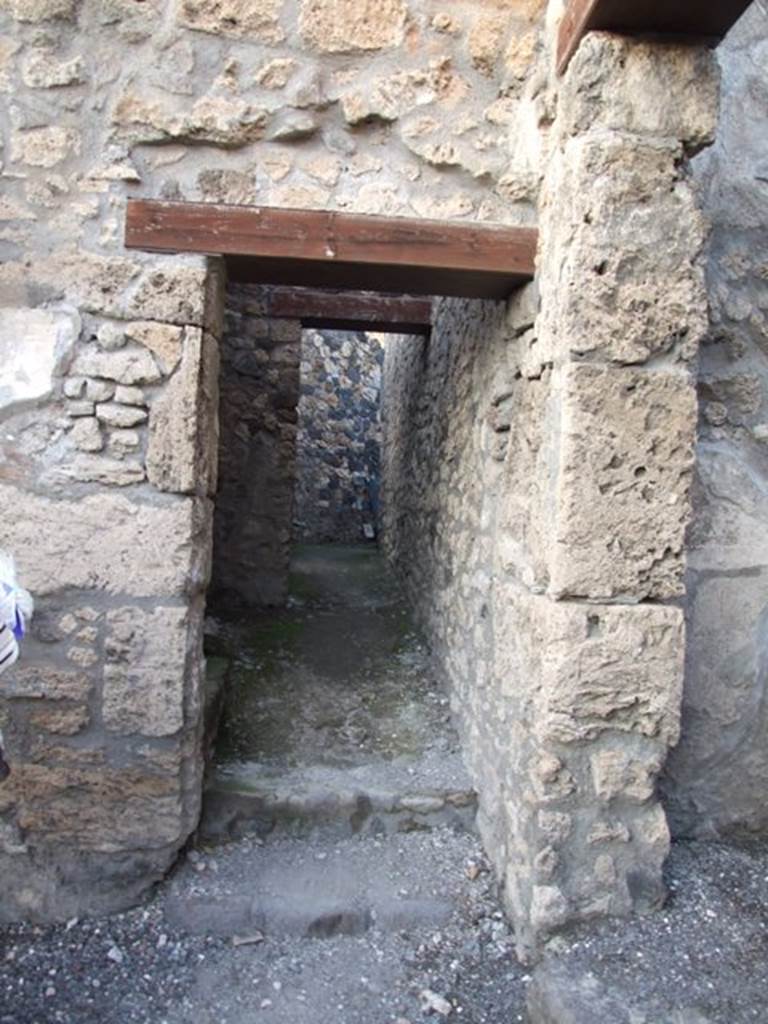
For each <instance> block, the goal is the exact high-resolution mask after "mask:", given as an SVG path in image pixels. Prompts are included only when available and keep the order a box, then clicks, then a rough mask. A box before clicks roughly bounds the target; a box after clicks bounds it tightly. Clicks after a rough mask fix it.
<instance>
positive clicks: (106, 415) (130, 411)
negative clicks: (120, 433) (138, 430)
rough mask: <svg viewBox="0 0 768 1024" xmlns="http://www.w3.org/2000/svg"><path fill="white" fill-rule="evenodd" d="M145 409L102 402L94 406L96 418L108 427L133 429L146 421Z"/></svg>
mask: <svg viewBox="0 0 768 1024" xmlns="http://www.w3.org/2000/svg"><path fill="white" fill-rule="evenodd" d="M147 416H148V413H147V411H146V409H139V408H138V407H137V406H135V405H120V404H119V403H118V402H102V403H101V404H100V405H97V406H96V417H97V419H99V420H101V422H102V423H106V424H107V426H110V427H135V426H138V424H139V423H143V422H144V421H145V420H146V419H147Z"/></svg>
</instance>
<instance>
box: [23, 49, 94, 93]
mask: <svg viewBox="0 0 768 1024" xmlns="http://www.w3.org/2000/svg"><path fill="white" fill-rule="evenodd" d="M21 77H22V81H23V82H24V84H25V85H26V86H28V87H29V88H30V89H54V88H60V87H61V86H65V85H80V84H81V83H82V82H83V81H84V78H83V61H82V58H81V57H73V58H72V60H65V61H60V60H57V59H56V57H55V56H54V54H53V53H52V52H51V51H50V50H47V49H43V48H37V49H34V50H30V52H29V53H28V54H27V55H26V57H25V58H24V61H23V63H22V67H21Z"/></svg>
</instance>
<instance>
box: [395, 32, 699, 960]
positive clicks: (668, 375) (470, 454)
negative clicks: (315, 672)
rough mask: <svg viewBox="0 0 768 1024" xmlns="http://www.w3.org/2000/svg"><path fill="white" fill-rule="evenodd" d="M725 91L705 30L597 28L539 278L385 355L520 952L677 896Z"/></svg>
mask: <svg viewBox="0 0 768 1024" xmlns="http://www.w3.org/2000/svg"><path fill="white" fill-rule="evenodd" d="M539 89H540V95H539V103H540V105H541V106H542V114H543V113H544V112H545V110H546V108H547V106H548V107H549V109H551V110H554V108H555V107H554V99H555V97H554V96H553V95H552V93H551V91H550V94H549V96H548V95H547V90H546V89H543V87H542V86H539ZM716 109H717V79H716V75H715V74H714V72H713V62H712V58H711V55H710V54H708V53H707V52H706V51H704V50H701V49H698V48H696V47H678V46H668V45H667V46H663V47H660V46H658V45H655V44H653V43H649V42H638V41H630V40H625V39H620V38H618V37H614V36H611V35H608V34H603V33H595V34H592V35H590V36H589V37H587V39H586V40H585V41H584V42H583V43H582V45H581V47H580V49H579V52H578V53H577V55H576V57H575V58H574V60H573V61H572V63H571V65H570V68H569V70H568V72H567V74H566V76H565V77H564V79H563V80H562V82H561V83H560V85H559V91H558V94H557V96H556V111H557V115H556V118H555V119H554V122H553V123H552V127H551V129H550V130H549V132H548V133H547V136H548V137H547V139H546V140H544V141H543V143H542V144H541V145H540V149H539V151H540V152H541V153H544V152H546V162H545V165H544V175H543V186H542V192H541V201H540V230H541V245H540V253H539V266H538V275H537V282H536V284H535V285H532V286H529V287H528V288H526V289H524V290H522V291H521V292H519V293H518V294H517V295H516V296H515V297H513V298H512V299H511V300H510V302H509V303H508V305H507V306H506V308H505V306H503V305H494V304H490V303H485V304H483V303H465V302H457V301H443V302H441V303H439V306H438V314H437V317H436V322H435V326H434V330H433V335H432V338H431V340H430V341H428V342H427V341H425V342H420V343H419V344H418V345H417V346H414V347H406V346H405V345H404V344H403V343H402V342H401V343H400V344H398V345H393V346H392V347H391V348H390V349H389V350H388V353H387V359H386V362H385V372H384V384H383V396H384V397H383V417H384V463H383V496H384V516H383V523H384V543H385V548H386V550H387V552H388V555H389V557H390V558H391V560H392V561H393V563H394V564H395V566H396V568H397V569H398V571H399V573H400V575H401V577H402V578H403V580H404V581H405V584H406V586H407V589H408V591H409V593H410V594H411V596H412V599H413V601H414V603H415V605H416V607H417V609H418V612H419V617H420V619H421V622H422V624H423V626H424V628H425V629H426V631H427V634H428V636H429V637H430V640H431V643H432V646H433V649H434V651H435V654H436V656H437V658H438V659H439V660H440V662H441V663H442V665H443V668H444V669H445V671H446V674H447V676H448V678H449V679H450V681H451V684H452V689H453V694H452V700H453V707H454V710H455V712H456V713H457V715H458V717H459V720H460V721H461V723H462V733H463V737H464V747H465V751H466V753H467V756H468V760H469V764H470V768H471V771H472V774H473V776H474V779H475V783H476V786H477V789H478V792H479V798H480V816H479V821H480V826H481V830H482V833H483V837H484V840H485V845H486V848H487V850H488V852H489V854H490V855H491V857H492V860H493V862H494V865H495V868H496V872H497V875H498V877H499V878H500V880H501V882H502V884H503V889H504V895H505V900H506V903H507V907H508V909H509V912H510V914H511V916H512V918H513V920H514V922H515V926H516V934H517V938H518V943H519V949H520V952H521V954H522V955H523V956H526V955H530V953H531V952H532V950H533V949H535V947H536V945H537V944H538V943H540V942H541V941H542V939H543V938H545V937H546V936H547V935H548V934H550V933H551V932H552V931H554V930H556V929H557V928H559V927H561V926H563V925H565V924H567V923H568V922H570V921H574V920H578V919H587V918H590V917H594V916H599V915H601V914H626V913H629V912H631V911H632V910H644V909H649V908H651V907H654V906H658V905H659V904H660V902H661V901H662V900H663V898H664V887H663V881H662V873H661V872H662V864H663V861H664V858H665V856H666V853H667V851H668V847H669V831H668V827H667V823H666V819H665V814H664V811H663V809H662V807H661V804H660V803H659V800H658V797H657V792H656V789H657V787H656V783H657V777H658V774H659V772H660V770H661V767H662V765H663V764H664V761H665V758H666V756H667V752H668V750H669V748H670V747H671V746H672V745H673V744H674V743H675V742H676V741H677V738H678V735H679V726H680V703H681V688H682V681H683V651H684V622H683V612H682V609H681V607H680V606H679V604H680V599H681V598H682V596H683V594H684V570H685V563H684V536H685V529H686V526H687V523H688V519H689V515H690V499H689V491H690V485H691V479H692V475H693V464H694V442H695V424H696V415H695V413H696V395H695V387H694V375H693V368H694V366H695V359H696V355H697V349H698V344H699V340H700V339H701V337H702V336H703V335H704V333H705V330H706V326H707V324H706V296H705V292H704V275H703V269H702V266H701V262H702V261H701V260H700V259H699V257H700V254H701V251H702V248H703V243H704V223H703V220H702V218H701V216H700V214H699V212H698V210H697V208H696V203H695V200H694V196H693V192H692V189H691V185H690V181H689V175H688V170H687V161H686V157H687V155H689V154H691V153H694V152H696V151H697V150H698V149H700V148H701V147H702V146H704V145H706V144H707V143H708V141H709V140H710V139H711V137H712V133H713V131H714V117H715V112H716ZM545 120H546V119H545V118H543V122H542V123H544V121H545ZM550 120H551V119H550ZM522 159H526V155H525V154H523V157H522ZM527 159H529V163H530V153H529V154H528V157H527Z"/></svg>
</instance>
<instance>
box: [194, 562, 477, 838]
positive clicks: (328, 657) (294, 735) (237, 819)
mask: <svg viewBox="0 0 768 1024" xmlns="http://www.w3.org/2000/svg"><path fill="white" fill-rule="evenodd" d="M206 646H207V651H208V654H209V676H210V678H211V680H212V681H213V682H214V683H215V682H216V681H219V682H221V683H222V684H223V692H224V698H223V711H222V714H221V722H220V727H219V730H218V739H217V742H216V746H215V751H214V754H213V764H212V768H211V771H210V772H209V782H208V786H207V792H206V810H205V818H204V823H203V832H204V833H205V834H207V835H214V836H221V835H223V834H228V835H237V834H242V832H243V831H249V830H251V829H252V828H253V827H254V822H256V824H257V825H258V828H259V829H260V831H261V832H262V833H264V831H265V829H268V830H272V829H274V828H277V829H283V828H286V827H288V826H290V830H291V831H293V832H296V831H297V830H298V831H301V830H303V829H304V828H305V827H306V828H310V829H311V828H313V827H315V826H318V825H319V824H322V825H323V826H324V827H325V828H331V827H335V831H336V832H337V833H343V832H347V831H352V832H359V831H361V830H363V831H365V830H367V829H373V830H376V831H382V830H385V831H392V830H398V831H402V830H403V829H405V828H407V827H408V823H409V821H410V822H411V823H412V824H413V825H414V826H416V825H418V824H420V823H423V820H422V819H424V818H425V816H431V819H432V823H435V821H436V820H438V819H439V820H441V821H443V822H444V823H450V824H454V823H456V822H457V821H458V820H459V819H463V820H464V822H465V823H466V824H467V825H471V821H472V817H473V813H474V794H473V793H472V789H471V786H470V783H469V779H468V777H467V774H466V772H465V769H464V767H463V764H462V761H461V756H460V754H459V747H458V739H457V736H456V733H455V731H454V729H453V728H452V726H451V723H450V713H449V708H448V699H447V697H446V695H445V693H444V691H443V689H442V688H441V686H440V685H439V682H438V681H437V680H436V678H435V675H434V673H433V671H432V669H431V666H430V664H429V659H428V655H427V651H426V648H425V646H424V644H423V643H422V642H421V640H420V639H419V636H418V634H417V632H416V631H415V629H414V627H413V624H412V622H411V620H410V616H409V614H408V611H407V609H406V607H405V605H404V603H403V601H402V599H401V597H400V595H399V593H398V590H397V587H396V585H395V584H394V582H393V580H392V579H391V577H390V576H389V574H388V572H387V569H386V566H385V564H384V559H383V557H382V556H381V554H380V553H379V552H378V550H377V549H376V547H375V546H374V545H370V544H369V545H357V546H340V545H325V546H318V547H303V548H300V549H298V550H297V552H296V554H295V557H294V559H293V563H292V569H291V576H290V594H289V598H288V602H287V605H286V607H285V608H282V609H274V610H269V611H265V612H259V613H253V612H249V613H247V614H245V615H241V616H237V615H234V616H232V617H227V618H224V617H220V618H211V619H209V625H208V636H207V645H206ZM403 801H405V803H403ZM257 819H258V820H257Z"/></svg>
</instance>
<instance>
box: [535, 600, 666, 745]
mask: <svg viewBox="0 0 768 1024" xmlns="http://www.w3.org/2000/svg"><path fill="white" fill-rule="evenodd" d="M539 600H540V601H541V602H543V604H540V605H538V606H537V607H538V614H539V615H544V616H545V624H544V626H543V629H544V630H545V633H544V642H545V653H544V655H543V663H542V671H541V687H540V690H539V691H538V701H537V711H536V721H535V724H534V727H533V728H534V730H535V732H536V734H537V735H538V736H539V737H540V738H542V739H546V740H547V741H554V742H556V743H566V744H569V743H578V742H583V741H591V740H595V739H597V738H598V737H599V736H601V735H603V734H604V733H627V734H632V735H638V736H643V737H647V738H649V739H654V740H656V741H657V742H658V745H659V746H660V747H661V748H667V747H669V746H672V745H673V744H674V743H675V742H676V741H677V739H678V736H679V728H680V703H681V698H682V683H683V657H684V650H685V632H684V622H683V614H682V612H681V610H680V609H679V608H672V607H664V606H656V605H653V606H651V605H637V606H632V605H584V604H581V603H569V602H550V601H549V600H548V599H547V598H541V599H539Z"/></svg>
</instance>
